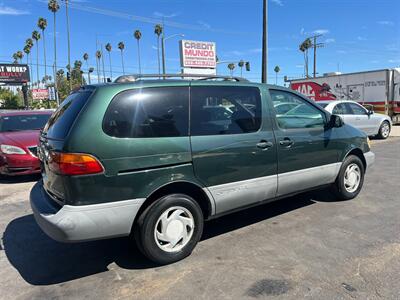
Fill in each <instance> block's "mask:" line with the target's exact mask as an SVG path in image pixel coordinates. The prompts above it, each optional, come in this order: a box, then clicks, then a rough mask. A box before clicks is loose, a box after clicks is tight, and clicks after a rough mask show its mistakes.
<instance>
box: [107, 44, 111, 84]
mask: <svg viewBox="0 0 400 300" xmlns="http://www.w3.org/2000/svg"><path fill="white" fill-rule="evenodd" d="M105 48H106V50H107V52H108V61H109V63H110V79H111V80H112V67H111V50H112V46H111V44H110V43H107V44H106V47H105Z"/></svg>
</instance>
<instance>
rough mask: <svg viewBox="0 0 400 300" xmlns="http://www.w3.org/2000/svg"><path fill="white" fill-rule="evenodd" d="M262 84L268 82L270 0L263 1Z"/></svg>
mask: <svg viewBox="0 0 400 300" xmlns="http://www.w3.org/2000/svg"><path fill="white" fill-rule="evenodd" d="M261 69H262V70H261V74H262V75H261V82H262V83H267V81H268V0H263V34H262V67H261Z"/></svg>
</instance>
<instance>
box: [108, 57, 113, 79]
mask: <svg viewBox="0 0 400 300" xmlns="http://www.w3.org/2000/svg"><path fill="white" fill-rule="evenodd" d="M108 60H109V63H110V79H111V81H112V77H113V76H112V67H111V52H110V51H108Z"/></svg>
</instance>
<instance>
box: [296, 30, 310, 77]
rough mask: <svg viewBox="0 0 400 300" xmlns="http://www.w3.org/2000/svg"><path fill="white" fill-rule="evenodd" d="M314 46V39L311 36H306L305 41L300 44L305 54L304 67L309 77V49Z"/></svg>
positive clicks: (300, 48)
mask: <svg viewBox="0 0 400 300" xmlns="http://www.w3.org/2000/svg"><path fill="white" fill-rule="evenodd" d="M311 47H312V41H311V39H310V38H306V39H305V40H304V42H303V43H301V44H300V46H299V50H300V51H301V52H303V54H304V68H305V73H306V77H307V78H308V49H310V48H311Z"/></svg>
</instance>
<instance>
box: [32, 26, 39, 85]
mask: <svg viewBox="0 0 400 300" xmlns="http://www.w3.org/2000/svg"><path fill="white" fill-rule="evenodd" d="M32 39H34V40H35V42H36V79H37V81H39V40H40V33H39V32H38V31H37V30H34V31H33V32H32Z"/></svg>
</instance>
